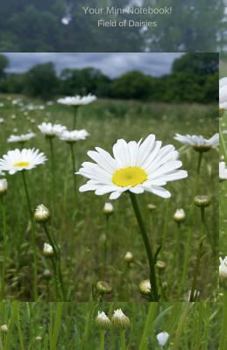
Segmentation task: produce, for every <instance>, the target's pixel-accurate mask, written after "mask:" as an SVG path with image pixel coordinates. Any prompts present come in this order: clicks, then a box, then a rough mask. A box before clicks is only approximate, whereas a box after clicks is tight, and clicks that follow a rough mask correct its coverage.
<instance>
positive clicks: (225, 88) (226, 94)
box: [219, 77, 227, 110]
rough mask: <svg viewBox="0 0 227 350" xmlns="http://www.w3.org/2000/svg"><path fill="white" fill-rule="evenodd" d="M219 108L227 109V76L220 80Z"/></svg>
mask: <svg viewBox="0 0 227 350" xmlns="http://www.w3.org/2000/svg"><path fill="white" fill-rule="evenodd" d="M219 108H220V109H221V110H225V109H227V78H226V77H225V78H222V79H220V80H219Z"/></svg>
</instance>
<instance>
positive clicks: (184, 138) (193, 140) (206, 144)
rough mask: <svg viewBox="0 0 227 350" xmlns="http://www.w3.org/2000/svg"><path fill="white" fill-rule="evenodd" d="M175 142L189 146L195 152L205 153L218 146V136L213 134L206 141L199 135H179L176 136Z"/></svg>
mask: <svg viewBox="0 0 227 350" xmlns="http://www.w3.org/2000/svg"><path fill="white" fill-rule="evenodd" d="M174 139H175V140H177V141H179V142H181V143H183V144H184V145H187V146H191V147H192V148H193V149H194V150H195V151H197V152H207V151H209V150H210V149H211V148H216V147H217V146H218V145H219V135H218V133H216V134H214V135H213V136H212V137H211V138H209V139H206V138H205V137H203V136H201V135H180V134H176V135H175V137H174Z"/></svg>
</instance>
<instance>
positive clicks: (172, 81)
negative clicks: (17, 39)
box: [0, 53, 219, 103]
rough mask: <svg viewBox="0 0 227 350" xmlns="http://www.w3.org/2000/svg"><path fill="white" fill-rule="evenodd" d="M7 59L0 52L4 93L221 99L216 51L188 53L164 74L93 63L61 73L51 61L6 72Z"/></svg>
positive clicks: (0, 88)
mask: <svg viewBox="0 0 227 350" xmlns="http://www.w3.org/2000/svg"><path fill="white" fill-rule="evenodd" d="M8 63H9V62H8V59H7V58H6V56H4V55H0V92H1V93H10V94H25V95H28V96H31V97H38V98H42V99H44V100H48V99H53V98H55V97H56V96H59V95H75V94H82V95H83V94H87V93H92V94H95V95H96V96H98V97H101V98H115V99H136V100H142V101H163V102H198V103H210V102H217V101H218V80H219V72H218V68H219V59H218V55H217V54H215V53H200V54H196V53H187V54H185V55H183V56H181V57H180V58H178V59H176V60H175V61H174V63H173V66H172V70H171V73H170V74H168V75H164V76H161V77H153V76H150V75H147V74H145V73H143V72H141V71H129V72H126V73H124V74H123V75H121V76H119V77H116V78H110V77H108V76H107V75H105V74H104V73H103V72H102V71H101V70H99V69H95V68H93V67H87V68H83V69H69V68H67V69H64V70H63V71H62V72H61V73H60V75H59V74H57V73H56V70H55V67H54V64H53V63H51V62H47V63H44V64H38V65H35V66H33V67H32V68H31V69H29V70H28V71H27V72H24V73H17V74H16V73H7V66H8Z"/></svg>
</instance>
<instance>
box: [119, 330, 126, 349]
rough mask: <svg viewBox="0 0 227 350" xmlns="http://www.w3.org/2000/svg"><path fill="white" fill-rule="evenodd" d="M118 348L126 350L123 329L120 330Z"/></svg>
mask: <svg viewBox="0 0 227 350" xmlns="http://www.w3.org/2000/svg"><path fill="white" fill-rule="evenodd" d="M120 350H126V339H125V330H121V332H120Z"/></svg>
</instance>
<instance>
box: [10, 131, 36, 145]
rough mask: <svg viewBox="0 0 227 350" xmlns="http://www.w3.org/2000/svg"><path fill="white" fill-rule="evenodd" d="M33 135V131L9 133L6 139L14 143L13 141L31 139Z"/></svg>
mask: <svg viewBox="0 0 227 350" xmlns="http://www.w3.org/2000/svg"><path fill="white" fill-rule="evenodd" d="M33 137H35V134H34V133H33V132H28V133H27V134H22V135H10V136H9V138H8V139H7V142H8V143H15V142H19V143H20V142H21V143H23V142H26V141H29V140H31V139H32V138H33Z"/></svg>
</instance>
